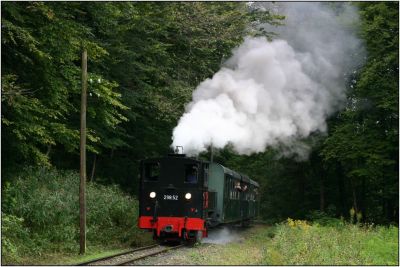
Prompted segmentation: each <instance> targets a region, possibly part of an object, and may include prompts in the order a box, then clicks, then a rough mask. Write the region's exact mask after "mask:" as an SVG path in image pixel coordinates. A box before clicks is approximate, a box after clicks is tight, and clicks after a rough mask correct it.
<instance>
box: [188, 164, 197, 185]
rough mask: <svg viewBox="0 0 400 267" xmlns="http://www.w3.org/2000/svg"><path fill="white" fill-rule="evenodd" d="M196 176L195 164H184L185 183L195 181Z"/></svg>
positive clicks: (193, 182)
mask: <svg viewBox="0 0 400 267" xmlns="http://www.w3.org/2000/svg"><path fill="white" fill-rule="evenodd" d="M197 176H198V171H197V166H196V165H194V164H192V165H186V166H185V183H191V184H195V183H197Z"/></svg>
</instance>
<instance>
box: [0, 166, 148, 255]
mask: <svg viewBox="0 0 400 267" xmlns="http://www.w3.org/2000/svg"><path fill="white" fill-rule="evenodd" d="M86 192H87V240H88V246H89V245H99V246H105V245H107V246H117V245H121V244H127V243H128V242H129V243H135V242H136V243H137V242H139V241H138V240H140V237H139V236H140V232H139V230H138V229H137V227H136V219H137V213H138V202H137V200H135V199H134V198H132V197H130V196H127V195H125V194H124V193H123V192H122V191H121V190H120V189H119V188H118V187H117V186H104V185H98V184H95V183H88V184H87V191H86ZM78 194H79V174H78V173H76V172H73V171H64V170H56V169H47V168H26V169H24V170H22V171H21V173H20V175H18V177H15V179H13V183H12V184H5V186H4V188H3V200H4V201H3V203H2V210H3V211H4V212H6V213H5V214H3V216H2V232H3V236H2V241H4V242H2V248H3V250H2V251H3V253H4V254H5V255H10V257H8V258H7V259H11V258H12V257H11V255H14V256H13V257H14V258H15V257H16V256H17V255H18V249H20V250H21V251H23V252H24V253H25V254H26V253H28V254H32V255H34V254H40V253H42V252H43V251H59V250H62V251H70V252H76V251H78V241H79V195H78ZM26 240H31V241H30V242H28V243H26ZM26 244H27V245H26Z"/></svg>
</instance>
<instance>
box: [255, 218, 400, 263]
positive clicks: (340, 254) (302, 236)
mask: <svg viewBox="0 0 400 267" xmlns="http://www.w3.org/2000/svg"><path fill="white" fill-rule="evenodd" d="M397 252H398V228H397V227H393V226H390V227H382V226H379V227H372V226H364V227H359V226H355V225H350V224H344V225H341V226H336V227H330V226H321V225H318V224H313V225H309V224H308V223H307V222H305V221H293V220H288V222H287V223H282V224H279V225H277V227H276V231H275V237H274V238H273V239H272V241H271V242H269V243H268V248H267V253H266V254H265V258H264V262H263V264H265V265H271V264H275V265H397V264H398V261H399V258H398V254H397Z"/></svg>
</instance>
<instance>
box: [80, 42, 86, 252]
mask: <svg viewBox="0 0 400 267" xmlns="http://www.w3.org/2000/svg"><path fill="white" fill-rule="evenodd" d="M86 93H87V51H86V49H84V50H83V52H82V95H81V146H80V152H81V153H80V154H81V162H80V166H81V167H80V178H81V181H80V186H79V228H80V229H79V230H80V235H79V237H80V242H79V245H80V250H79V253H80V254H85V252H86V196H85V188H86Z"/></svg>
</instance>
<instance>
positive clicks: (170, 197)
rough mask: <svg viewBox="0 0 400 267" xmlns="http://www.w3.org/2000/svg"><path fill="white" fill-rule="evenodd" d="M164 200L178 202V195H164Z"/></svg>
mask: <svg viewBox="0 0 400 267" xmlns="http://www.w3.org/2000/svg"><path fill="white" fill-rule="evenodd" d="M164 200H178V195H164Z"/></svg>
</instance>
